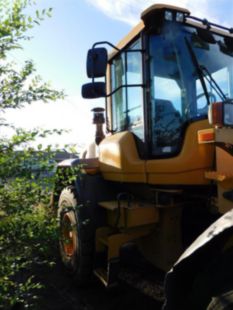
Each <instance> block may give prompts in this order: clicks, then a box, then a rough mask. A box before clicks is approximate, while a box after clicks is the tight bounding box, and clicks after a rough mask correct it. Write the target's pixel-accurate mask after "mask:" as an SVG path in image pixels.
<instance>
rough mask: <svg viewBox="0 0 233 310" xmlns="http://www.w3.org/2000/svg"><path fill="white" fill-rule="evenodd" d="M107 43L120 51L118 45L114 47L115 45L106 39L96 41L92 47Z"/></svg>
mask: <svg viewBox="0 0 233 310" xmlns="http://www.w3.org/2000/svg"><path fill="white" fill-rule="evenodd" d="M104 44H107V45H109V46H111V47H112V48H114V49H115V50H117V51H118V52H119V51H120V49H119V48H118V47H116V46H115V45H113V44H112V43H110V42H108V41H100V42H96V43H94V44H93V45H92V49H94V48H95V47H96V46H97V45H104Z"/></svg>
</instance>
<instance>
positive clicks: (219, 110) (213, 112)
mask: <svg viewBox="0 0 233 310" xmlns="http://www.w3.org/2000/svg"><path fill="white" fill-rule="evenodd" d="M208 119H209V123H210V124H211V125H213V126H215V127H223V126H226V127H228V126H229V127H233V101H232V100H228V101H224V102H214V103H212V104H211V105H210V107H209V111H208Z"/></svg>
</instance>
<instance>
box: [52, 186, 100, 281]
mask: <svg viewBox="0 0 233 310" xmlns="http://www.w3.org/2000/svg"><path fill="white" fill-rule="evenodd" d="M87 209H88V206H82V205H80V206H78V197H77V193H76V192H75V189H74V188H73V187H67V188H65V189H63V190H62V192H61V195H60V198H59V203H58V220H59V228H60V235H59V249H60V256H61V260H62V262H63V264H64V265H65V267H66V269H67V270H68V271H69V272H70V273H72V274H73V275H74V277H75V280H76V283H77V284H78V285H84V284H86V283H88V282H89V280H90V278H91V275H92V270H93V257H94V231H93V227H92V224H91V220H90V218H89V217H88V210H87Z"/></svg>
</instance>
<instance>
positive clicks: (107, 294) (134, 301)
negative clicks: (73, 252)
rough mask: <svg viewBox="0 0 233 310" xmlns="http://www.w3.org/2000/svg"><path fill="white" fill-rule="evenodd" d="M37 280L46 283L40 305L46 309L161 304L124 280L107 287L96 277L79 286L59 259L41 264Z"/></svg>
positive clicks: (113, 308)
mask: <svg viewBox="0 0 233 310" xmlns="http://www.w3.org/2000/svg"><path fill="white" fill-rule="evenodd" d="M37 277H38V280H39V281H40V282H41V283H42V284H43V285H44V289H43V290H42V292H41V296H40V299H39V308H40V309H44V310H55V309H56V310H100V309H101V310H124V309H127V310H128V309H133V310H137V309H140V310H142V309H143V310H145V309H146V310H147V309H148V310H150V309H153V310H159V309H161V304H159V303H157V302H156V301H154V300H153V299H151V298H149V297H147V296H145V295H143V294H141V293H140V292H139V291H137V290H135V289H133V288H130V287H129V286H126V285H125V284H123V283H122V284H121V285H120V286H119V287H117V288H114V289H111V290H107V289H106V288H104V287H103V286H102V284H100V283H99V282H98V281H97V280H93V283H91V285H89V286H88V287H85V288H78V287H77V285H75V283H74V282H73V280H72V278H71V277H70V275H68V274H67V273H66V272H65V270H64V269H63V267H62V265H61V263H60V262H59V261H58V262H57V264H56V266H55V267H53V268H52V269H51V268H46V267H39V268H38V270H37Z"/></svg>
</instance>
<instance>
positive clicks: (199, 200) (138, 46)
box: [54, 4, 233, 310]
mask: <svg viewBox="0 0 233 310" xmlns="http://www.w3.org/2000/svg"><path fill="white" fill-rule="evenodd" d="M106 47H110V48H111V52H110V53H108V52H107V49H106ZM87 76H88V77H89V78H90V79H91V81H90V83H88V84H85V85H83V87H82V95H83V97H84V98H87V99H94V98H99V97H104V98H105V112H104V109H103V108H95V109H93V113H94V119H93V123H94V124H96V139H95V146H96V150H97V151H96V152H93V150H92V151H90V150H86V152H84V153H83V158H80V159H76V160H66V161H64V162H62V163H61V164H59V166H58V176H60V178H58V181H57V184H56V190H55V194H54V204H55V205H56V206H57V216H58V219H59V223H60V253H61V257H62V260H63V262H64V264H65V266H66V267H67V268H68V269H69V270H70V271H71V273H72V274H73V275H74V276H75V277H76V279H77V281H78V283H79V284H83V283H86V282H88V280H89V279H90V277H91V276H92V275H93V274H95V275H96V276H97V277H98V278H99V279H100V280H101V281H102V283H103V284H104V285H105V286H107V287H109V286H113V285H116V284H117V283H118V282H119V280H121V281H122V280H123V281H126V282H128V283H129V284H132V285H133V286H135V287H137V288H138V289H140V290H142V291H144V292H145V293H147V294H148V295H150V296H152V297H153V298H155V299H158V300H160V301H162V300H163V299H164V287H165V299H166V302H165V305H164V309H166V310H171V309H198V310H199V309H207V308H208V307H211V303H212V304H213V298H214V297H216V296H223V294H225V293H227V292H229V291H231V289H233V259H232V253H233V211H231V209H232V206H233V100H232V99H231V98H233V29H232V28H231V29H228V28H227V27H225V26H220V25H217V24H214V23H211V22H209V21H207V20H206V19H199V18H197V17H193V16H192V15H190V12H189V11H188V10H186V9H183V8H179V7H175V6H170V5H162V4H156V5H153V6H151V7H149V8H148V9H147V10H145V11H144V12H142V14H141V22H140V23H139V24H138V25H137V26H136V27H135V28H133V30H132V31H131V32H130V33H129V34H128V35H127V36H126V37H125V38H124V39H123V40H122V41H121V42H120V43H119V44H118V45H116V46H115V45H113V44H112V43H110V42H97V43H95V44H94V45H93V47H92V48H91V49H90V50H89V51H88V55H87ZM105 120H106V125H105V126H106V133H105V134H104V132H103V124H104V122H105ZM75 167H80V173H77V176H76V177H75V178H71V179H68V178H67V177H66V176H68V175H69V171H70V170H72V169H73V168H75ZM194 240H195V241H194ZM169 270H170V271H169ZM168 271H169V272H168ZM165 279H166V281H165ZM164 283H165V285H164ZM216 298H217V297H216ZM219 298H220V297H219ZM218 301H219V299H218ZM229 303H230V301H229ZM219 304H220V302H219ZM231 305H232V307H233V303H232V304H231ZM220 307H221V306H219V308H216V309H225V308H223V306H222V308H220ZM208 309H210V308H208ZM214 309H215V308H214ZM229 309H230V308H229Z"/></svg>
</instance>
